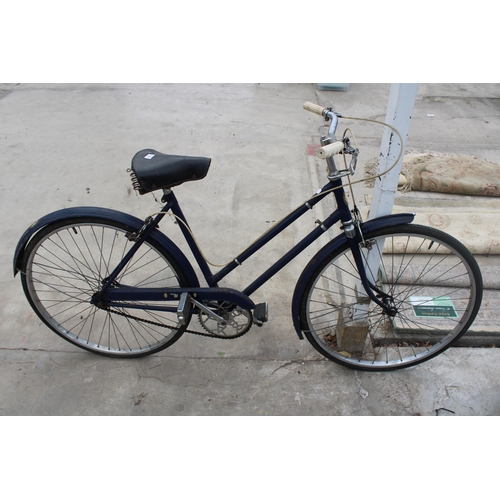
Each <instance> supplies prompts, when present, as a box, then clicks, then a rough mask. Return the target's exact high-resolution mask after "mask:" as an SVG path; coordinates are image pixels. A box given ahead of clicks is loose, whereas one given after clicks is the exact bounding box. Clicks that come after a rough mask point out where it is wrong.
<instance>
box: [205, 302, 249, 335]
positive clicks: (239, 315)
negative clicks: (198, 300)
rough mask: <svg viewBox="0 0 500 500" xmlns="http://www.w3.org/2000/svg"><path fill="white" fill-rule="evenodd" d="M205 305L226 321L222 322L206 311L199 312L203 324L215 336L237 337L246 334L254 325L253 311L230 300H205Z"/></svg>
mask: <svg viewBox="0 0 500 500" xmlns="http://www.w3.org/2000/svg"><path fill="white" fill-rule="evenodd" d="M203 305H204V306H206V307H208V308H210V310H212V311H213V312H214V313H215V314H217V316H220V317H221V318H223V319H224V323H222V322H221V321H218V320H216V319H215V318H212V317H211V316H209V315H208V314H207V313H206V312H205V311H200V312H199V314H198V320H199V322H200V324H201V326H202V327H203V328H204V329H205V330H206V331H207V332H209V333H210V335H211V336H213V337H217V338H221V339H235V338H237V337H241V336H242V335H245V333H247V332H248V330H250V327H251V326H252V322H253V318H252V312H251V311H247V310H246V309H242V308H241V307H239V306H237V305H236V304H232V303H229V302H205V303H204V304H203Z"/></svg>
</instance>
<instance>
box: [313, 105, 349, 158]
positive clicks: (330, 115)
mask: <svg viewBox="0 0 500 500" xmlns="http://www.w3.org/2000/svg"><path fill="white" fill-rule="evenodd" d="M304 109H305V110H306V111H309V112H311V113H314V114H316V115H319V116H324V117H325V120H331V123H330V127H329V128H328V136H327V137H328V139H329V140H330V142H331V141H336V140H337V139H336V138H335V131H336V130H337V124H338V122H339V117H342V115H339V114H337V113H335V111H332V108H324V107H323V106H320V105H319V104H314V103H313V102H305V103H304ZM325 158H328V157H325Z"/></svg>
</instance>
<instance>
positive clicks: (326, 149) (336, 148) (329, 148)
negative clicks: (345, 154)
mask: <svg viewBox="0 0 500 500" xmlns="http://www.w3.org/2000/svg"><path fill="white" fill-rule="evenodd" d="M344 147H345V145H344V143H343V142H342V141H336V142H332V144H327V145H326V146H323V147H321V148H319V149H317V150H316V156H317V157H318V158H321V159H322V160H326V159H327V158H330V157H331V156H333V155H336V154H339V153H342V151H343V150H344Z"/></svg>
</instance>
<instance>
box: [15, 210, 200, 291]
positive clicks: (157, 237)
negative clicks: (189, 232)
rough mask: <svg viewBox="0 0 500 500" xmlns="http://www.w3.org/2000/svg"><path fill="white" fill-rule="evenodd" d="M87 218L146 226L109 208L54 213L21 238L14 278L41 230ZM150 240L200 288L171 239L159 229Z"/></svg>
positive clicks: (155, 230) (37, 223) (16, 256)
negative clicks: (170, 257)
mask: <svg viewBox="0 0 500 500" xmlns="http://www.w3.org/2000/svg"><path fill="white" fill-rule="evenodd" d="M85 217H97V218H101V219H111V220H115V221H117V222H121V223H122V224H127V225H129V226H131V227H132V228H133V229H134V230H139V229H141V227H142V226H143V225H144V221H142V220H141V219H139V218H137V217H134V216H133V215H129V214H126V213H124V212H119V211H117V210H112V209H109V208H99V207H74V208H64V209H62V210H57V211H56V212H52V213H50V214H48V215H45V216H44V217H42V218H41V219H38V220H37V221H35V222H34V223H33V224H32V225H31V226H30V227H29V228H28V229H27V230H26V231H25V232H24V234H23V235H22V236H21V238H20V240H19V242H18V243H17V246H16V250H15V253H14V276H16V274H17V273H18V272H19V270H20V269H21V262H22V260H23V256H24V252H25V250H26V247H27V245H28V243H29V241H30V240H31V238H32V237H33V236H34V235H35V234H36V233H37V232H38V231H39V230H40V229H42V228H44V227H45V226H48V225H49V224H52V223H53V222H57V221H61V220H64V219H75V218H77V219H78V218H85ZM150 238H151V239H152V240H154V241H155V243H158V244H159V245H160V246H161V247H162V248H164V249H165V250H167V251H168V252H169V253H170V254H171V255H172V257H173V258H174V259H175V260H176V261H177V262H178V263H179V264H180V266H181V267H182V269H183V271H184V272H185V274H186V277H187V279H188V280H189V284H190V286H192V287H199V286H200V283H199V281H198V277H197V276H196V273H195V272H194V270H193V267H192V266H191V264H190V263H189V261H188V260H187V258H186V256H185V255H184V254H183V253H182V252H181V250H180V249H179V248H178V247H177V245H176V244H175V243H174V242H173V241H172V240H171V239H170V238H168V237H167V236H165V235H164V234H163V233H162V232H160V231H159V230H158V229H154V230H153V231H152V232H151V235H150Z"/></svg>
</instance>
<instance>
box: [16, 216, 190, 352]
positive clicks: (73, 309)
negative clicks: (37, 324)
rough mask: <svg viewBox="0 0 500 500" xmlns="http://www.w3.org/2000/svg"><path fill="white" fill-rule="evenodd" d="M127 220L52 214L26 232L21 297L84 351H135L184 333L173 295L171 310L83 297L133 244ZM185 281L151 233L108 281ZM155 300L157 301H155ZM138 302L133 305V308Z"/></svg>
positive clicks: (158, 283) (151, 283)
mask: <svg viewBox="0 0 500 500" xmlns="http://www.w3.org/2000/svg"><path fill="white" fill-rule="evenodd" d="M134 230H135V228H132V227H130V226H128V225H126V224H123V223H121V222H117V221H114V220H111V219H103V218H98V217H88V218H77V219H66V220H61V221H58V222H55V223H54V224H51V225H49V226H47V227H45V228H43V229H42V230H40V231H39V232H38V233H37V234H35V236H34V237H33V239H32V241H31V242H30V243H29V245H28V247H27V249H26V252H25V254H24V258H23V262H22V267H21V271H22V278H21V279H22V284H23V288H24V292H25V294H26V297H27V298H28V301H29V303H30V304H31V306H32V308H33V309H34V311H35V312H36V313H37V314H38V316H39V317H40V318H41V319H42V321H43V322H44V323H45V324H46V325H47V326H48V327H49V328H51V329H52V330H53V331H54V332H55V333H57V334H58V335H60V336H61V337H62V338H64V339H65V340H67V341H68V342H71V343H72V344H75V345H77V346H78V347H81V348H83V349H86V350H88V351H92V352H95V353H97V354H102V355H106V356H114V357H137V356H143V355H146V354H151V353H154V352H158V351H160V350H162V349H165V348H166V347H168V346H170V345H172V344H173V343H174V342H175V341H176V340H178V339H179V338H180V336H181V335H182V334H183V333H184V331H185V329H186V328H187V324H188V323H189V319H190V317H191V313H189V314H188V317H187V318H186V320H187V321H186V322H185V324H184V325H180V324H179V322H178V319H177V314H176V307H177V303H174V302H169V303H168V305H169V306H171V310H170V311H156V310H147V309H143V307H147V306H148V305H152V304H147V303H145V302H142V303H139V302H134V303H131V304H128V305H130V306H135V307H134V308H132V307H130V308H129V307H126V305H125V304H124V307H111V308H109V309H101V308H99V307H97V306H95V305H93V304H91V302H90V299H91V298H92V296H93V295H94V293H95V292H97V291H98V290H100V288H101V287H102V285H103V283H105V281H106V279H107V277H108V276H109V274H110V273H111V272H112V271H113V270H114V269H115V267H116V266H117V265H118V263H119V262H120V261H121V260H122V259H123V257H124V255H125V254H126V253H127V251H128V250H129V249H130V248H131V246H132V245H133V242H131V241H130V240H129V239H128V238H127V233H132V232H134ZM120 285H128V286H135V287H155V286H158V287H160V286H163V287H186V286H189V283H188V281H187V279H186V277H185V274H184V273H183V271H182V269H181V267H180V266H179V265H178V264H177V262H176V261H175V260H174V259H173V258H172V256H171V255H170V254H168V252H167V251H166V250H165V249H163V248H161V247H160V246H159V245H158V244H157V243H156V242H155V241H153V240H147V241H146V242H144V243H143V245H142V246H141V247H140V248H139V250H138V251H137V253H136V254H135V255H134V257H133V258H132V260H131V261H130V262H129V263H128V264H127V265H126V266H125V268H124V269H123V270H122V272H121V273H120V274H119V276H118V277H117V279H116V280H115V283H114V284H113V285H112V286H120ZM156 305H157V303H156ZM137 306H139V308H137Z"/></svg>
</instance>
